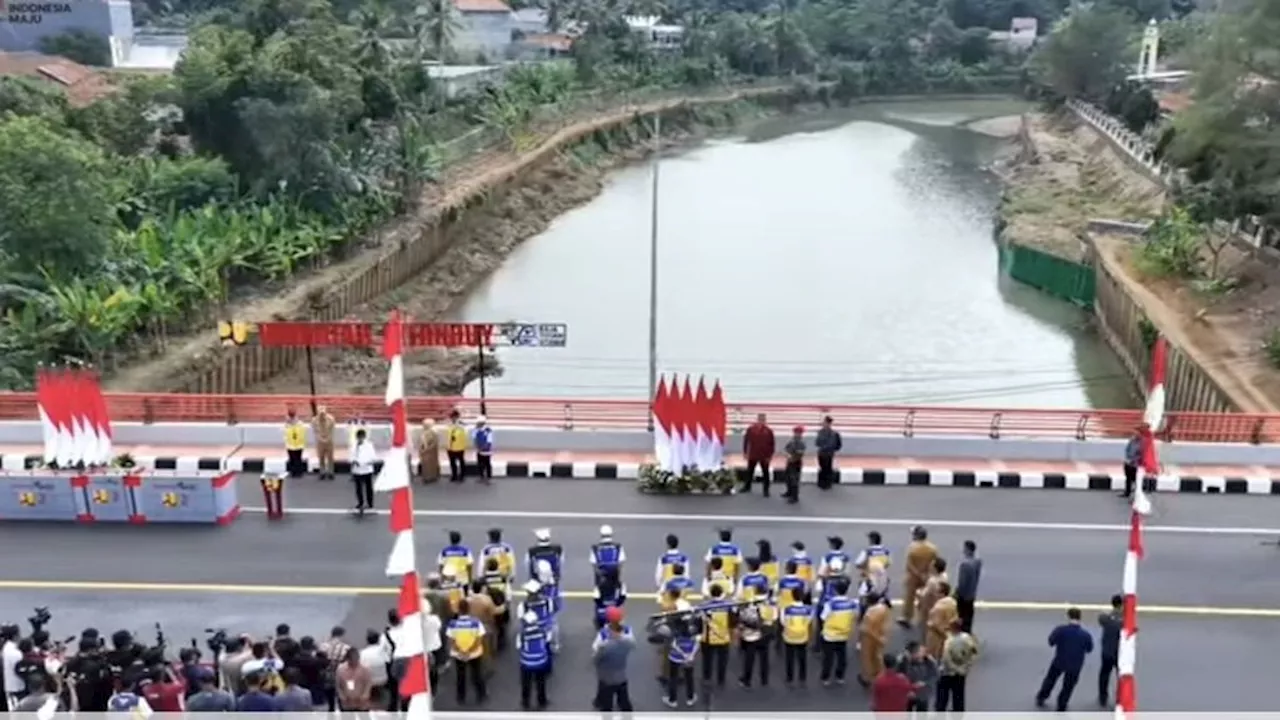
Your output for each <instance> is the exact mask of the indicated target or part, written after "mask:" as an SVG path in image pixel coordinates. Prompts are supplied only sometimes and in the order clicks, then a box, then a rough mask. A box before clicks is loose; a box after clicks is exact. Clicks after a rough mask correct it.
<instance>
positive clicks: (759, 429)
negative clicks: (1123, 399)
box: [742, 413, 774, 497]
mask: <svg viewBox="0 0 1280 720" xmlns="http://www.w3.org/2000/svg"><path fill="white" fill-rule="evenodd" d="M766 419H767V418H765V415H764V413H760V414H759V415H757V416H756V422H755V424H754V425H752V426H751V427H749V428H747V432H746V435H744V436H743V438H742V454H743V455H745V456H746V457H747V476H746V477H745V478H743V481H742V492H744V493H749V492H751V485H752V484H753V483H754V482H755V479H756V468H757V467H758V468H760V472H762V473H764V481H763V482H764V484H763V485H762V486H761V487H762V488H763V490H764V496H765V497H769V481H770V480H771V479H772V478H771V477H770V476H771V475H773V467H772V466H773V453H774V444H773V430H772V429H770V428H769V424H768V423H767V422H766Z"/></svg>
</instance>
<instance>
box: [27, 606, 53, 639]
mask: <svg viewBox="0 0 1280 720" xmlns="http://www.w3.org/2000/svg"><path fill="white" fill-rule="evenodd" d="M34 612H35V614H34V615H32V616H31V617H29V618H27V622H28V623H30V624H31V632H33V633H38V632H40V631H41V630H44V628H45V626H46V625H48V624H49V621H50V620H53V613H51V612H49V608H48V606H45V607H38V608H36V609H35V610H34Z"/></svg>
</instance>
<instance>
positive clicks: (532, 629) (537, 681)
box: [516, 612, 551, 710]
mask: <svg viewBox="0 0 1280 720" xmlns="http://www.w3.org/2000/svg"><path fill="white" fill-rule="evenodd" d="M516 649H517V650H519V651H520V707H521V708H523V709H525V710H528V709H529V707H530V696H531V695H533V694H534V691H535V690H536V691H537V701H538V705H537V707H538V709H539V710H543V709H545V708H546V707H547V674H548V673H549V672H550V670H551V641H550V638H548V637H547V633H546V630H545V629H544V628H543V627H542V623H541V622H539V620H538V616H537V615H536V614H535V613H532V612H527V613H525V614H524V616H523V617H521V618H520V632H519V634H518V635H516Z"/></svg>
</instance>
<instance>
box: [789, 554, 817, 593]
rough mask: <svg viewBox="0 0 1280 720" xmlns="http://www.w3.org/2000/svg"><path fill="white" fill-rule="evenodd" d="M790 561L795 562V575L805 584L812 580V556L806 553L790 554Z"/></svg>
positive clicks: (810, 583) (811, 582) (810, 582)
mask: <svg viewBox="0 0 1280 720" xmlns="http://www.w3.org/2000/svg"><path fill="white" fill-rule="evenodd" d="M790 562H793V563H795V564H796V575H797V576H799V578H800V579H801V580H804V583H805V585H806V586H808V585H812V584H813V581H814V572H813V558H811V557H809V556H808V555H792V556H791V560H790Z"/></svg>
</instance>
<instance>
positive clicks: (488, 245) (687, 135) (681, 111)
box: [247, 100, 777, 395]
mask: <svg viewBox="0 0 1280 720" xmlns="http://www.w3.org/2000/svg"><path fill="white" fill-rule="evenodd" d="M773 112H777V110H775V109H771V108H769V107H766V106H764V105H761V104H758V103H755V102H751V101H747V100H739V101H734V102H726V103H721V104H706V105H689V106H686V107H680V108H674V109H671V110H668V111H666V112H664V113H663V114H662V132H661V138H660V144H661V147H662V148H663V149H667V150H670V149H680V150H684V149H688V148H692V147H694V146H696V145H697V144H699V143H701V142H702V141H704V140H706V139H707V138H709V137H712V136H714V135H717V134H722V133H723V132H725V131H727V130H730V129H732V128H735V127H737V126H738V125H739V124H740V123H742V122H744V121H748V120H753V119H758V118H761V117H763V116H765V115H766V114H769V113H773ZM654 149H655V144H654V139H653V136H652V117H651V116H647V115H636V117H635V118H634V119H632V120H631V121H629V122H626V123H623V124H621V125H618V126H615V127H612V128H605V129H600V130H598V131H596V132H594V133H592V134H590V135H589V136H587V137H586V139H584V140H582V141H580V142H577V143H575V144H573V145H570V146H567V147H563V148H559V149H558V150H557V151H556V153H555V155H554V157H552V158H551V159H549V160H548V161H546V162H545V163H543V164H541V165H539V166H538V167H535V168H533V169H531V170H529V171H528V172H527V174H526V175H524V176H523V177H521V178H520V180H519V181H518V182H516V183H514V184H513V186H511V187H509V188H506V189H504V190H502V191H499V192H498V193H496V194H495V195H493V196H492V197H490V198H489V201H488V203H487V204H486V205H485V207H483V208H480V209H476V210H473V211H471V212H468V213H466V214H464V215H463V216H462V218H461V220H459V221H458V222H457V223H454V224H452V225H451V226H450V228H449V230H448V233H449V235H450V239H449V242H448V245H447V246H448V249H447V250H445V252H444V253H443V254H442V255H441V256H440V258H439V259H438V260H437V261H436V262H435V263H434V264H433V265H432V266H431V268H430V269H429V270H428V271H426V272H424V273H422V274H421V275H420V276H419V277H417V278H415V279H413V280H410V281H409V282H407V283H405V284H404V285H401V286H400V287H399V288H396V289H394V290H392V291H390V292H388V293H386V294H384V295H382V296H380V297H378V298H377V299H375V300H373V301H370V302H369V303H366V304H365V305H363V306H361V307H360V308H359V309H358V310H356V311H355V312H353V313H351V317H352V318H353V319H359V320H367V321H379V320H381V319H382V318H385V317H386V316H387V313H388V312H389V311H390V310H391V309H392V308H400V309H401V310H403V311H404V312H406V313H407V314H408V315H409V316H410V317H412V318H414V319H415V320H419V321H427V322H430V321H435V320H441V319H443V318H444V316H445V315H446V314H447V313H448V311H449V310H450V309H451V308H452V307H453V306H454V304H455V303H457V302H458V301H459V300H461V299H462V298H464V297H465V296H466V295H467V294H468V293H469V292H470V291H471V290H472V288H474V287H475V285H476V284H477V283H479V282H481V281H482V280H484V279H485V278H486V277H488V275H489V274H490V273H492V272H493V271H494V270H495V269H496V268H497V267H498V266H499V265H501V264H502V262H503V261H504V260H506V258H507V256H508V255H510V253H511V252H512V251H513V250H515V249H516V248H517V247H518V246H519V245H520V244H521V243H522V242H524V241H525V240H527V239H529V238H532V237H535V236H537V235H538V234H540V233H541V232H543V231H544V230H545V229H546V228H547V226H548V225H549V224H550V223H551V222H552V221H553V220H555V219H556V218H557V217H559V216H560V215H563V214H564V213H566V212H568V211H570V210H573V209H574V208H576V207H579V206H580V205H583V204H584V203H587V202H589V201H590V200H592V199H593V198H595V197H596V196H597V195H598V194H599V193H600V191H601V189H602V188H603V187H604V182H605V180H606V178H607V176H608V175H609V174H610V173H611V172H613V171H614V170H617V169H619V168H621V167H624V166H626V165H628V164H631V163H634V162H637V161H640V160H643V159H645V158H647V157H649V156H651V155H652V153H653V151H654ZM602 240H604V238H602ZM494 319H495V320H508V319H509V320H530V319H533V320H540V319H541V320H555V318H527V317H523V316H521V317H511V318H494ZM478 360H479V357H478V353H476V352H475V351H471V350H468V351H461V350H458V351H452V350H434V349H429V350H424V351H420V352H415V353H414V354H413V355H412V356H411V357H410V358H409V359H408V361H407V362H406V364H405V384H406V388H407V389H408V391H409V392H410V393H412V394H421V395H461V394H462V391H463V389H464V388H465V387H466V386H467V385H468V384H469V383H471V382H472V381H474V380H476V379H477V378H478V377H479V374H480V367H479V362H478ZM485 361H486V366H485V375H486V376H487V377H494V376H498V375H500V374H501V367H500V366H499V365H498V363H497V361H496V360H495V359H494V358H493V357H492V356H491V355H487V356H486V357H485ZM385 366H386V361H385V360H384V359H382V357H381V356H380V355H379V354H378V353H377V352H376V351H374V352H362V351H355V350H332V351H317V352H315V353H314V368H315V378H316V386H317V388H318V389H320V391H321V392H324V393H349V394H370V393H372V394H377V393H378V392H381V389H382V385H383V383H384V382H385V380H384V378H383V375H384V374H385V373H384V371H385ZM247 390H248V391H250V392H255V393H306V392H307V390H308V377H307V373H306V372H305V368H297V369H295V370H293V371H287V372H284V373H282V374H280V375H279V376H277V377H275V378H272V379H270V380H267V381H265V382H262V383H258V384H256V385H254V386H252V387H251V388H247Z"/></svg>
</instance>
